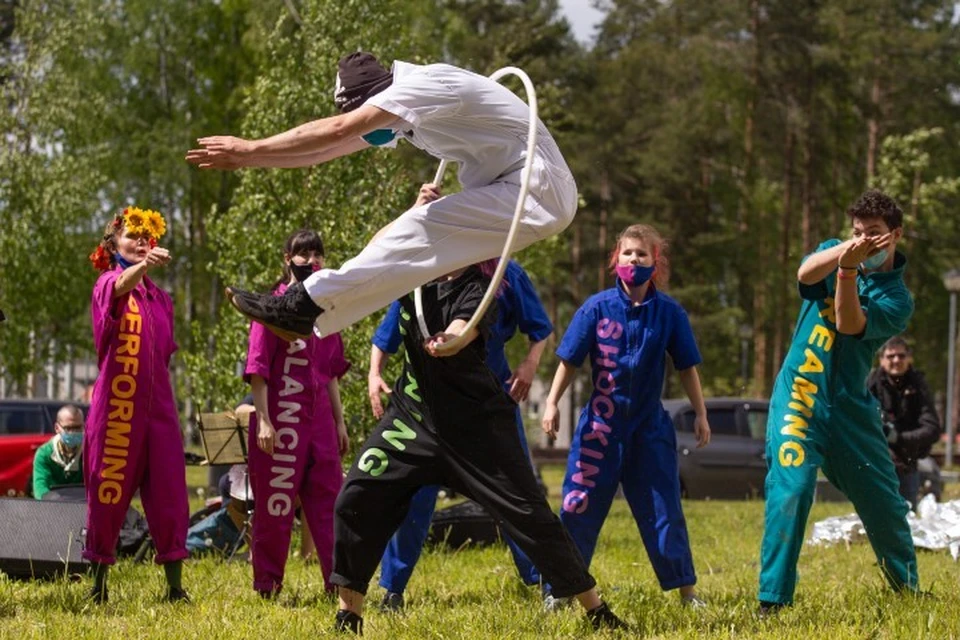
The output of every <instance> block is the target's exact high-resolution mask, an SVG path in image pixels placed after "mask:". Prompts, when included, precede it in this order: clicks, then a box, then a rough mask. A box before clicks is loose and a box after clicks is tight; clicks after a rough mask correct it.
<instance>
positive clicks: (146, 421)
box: [83, 207, 189, 603]
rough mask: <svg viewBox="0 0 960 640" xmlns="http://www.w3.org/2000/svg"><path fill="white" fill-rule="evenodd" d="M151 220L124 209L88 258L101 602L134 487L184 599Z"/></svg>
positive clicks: (90, 523)
mask: <svg viewBox="0 0 960 640" xmlns="http://www.w3.org/2000/svg"><path fill="white" fill-rule="evenodd" d="M164 231H165V224H164V221H163V218H162V217H161V216H160V214H158V213H155V212H152V211H141V210H140V209H136V208H133V207H131V208H128V209H124V210H123V212H121V213H119V214H117V215H116V216H114V219H113V220H112V221H111V222H110V223H109V224H108V225H107V228H106V231H105V232H104V235H103V238H102V239H101V241H100V245H99V246H98V247H97V250H96V251H95V252H94V253H93V255H91V256H90V258H91V261H92V262H93V263H94V266H95V267H97V268H98V269H99V270H100V271H101V272H102V273H101V274H100V277H99V278H98V279H97V283H96V285H95V286H94V289H93V298H92V301H91V304H90V314H91V316H92V320H93V339H94V345H95V347H96V350H97V362H98V366H99V369H100V375H99V377H98V378H97V381H96V384H95V385H94V388H93V400H92V402H91V406H90V417H89V420H88V422H87V428H86V430H85V432H84V443H83V455H84V459H83V471H84V483H85V485H86V493H87V540H86V546H85V548H84V550H83V557H84V558H86V559H87V560H90V561H91V562H92V563H93V574H94V579H95V582H94V586H93V589H92V590H91V592H90V597H91V598H92V599H93V600H94V601H95V602H97V603H103V602H106V601H107V570H108V567H109V566H110V565H111V564H113V563H114V561H115V555H114V554H115V549H116V546H117V537H118V535H119V533H120V527H121V525H122V524H123V521H124V518H125V517H126V514H127V509H128V507H129V506H130V500H131V498H133V496H134V493H136V492H137V490H139V491H140V499H141V501H142V503H143V509H144V512H145V513H146V516H147V522H148V523H149V525H150V535H151V536H152V537H153V541H154V544H155V545H156V549H157V555H156V562H157V563H158V564H162V565H163V568H164V572H165V574H166V577H167V584H168V589H167V594H166V597H167V599H168V600H170V601H179V600H188V597H187V594H186V592H185V591H184V590H183V587H182V585H181V572H182V566H183V559H184V558H186V557H187V549H186V538H187V520H188V518H189V513H188V505H187V481H186V467H185V464H184V456H183V441H182V439H181V435H180V419H179V416H178V415H177V406H176V403H175V401H174V397H173V387H172V386H171V384H170V370H169V366H170V358H171V356H172V355H173V353H174V351H176V350H177V345H176V343H175V342H174V339H173V302H172V301H171V299H170V296H169V295H167V293H166V292H165V291H164V290H163V289H161V288H159V287H158V286H157V285H156V284H154V283H153V281H152V280H151V279H150V278H149V277H148V276H147V273H148V272H149V271H151V270H153V269H155V268H157V267H160V266H163V265H165V264H167V263H168V262H169V261H170V254H169V252H168V251H167V250H166V249H164V248H162V247H158V246H156V244H157V240H158V239H159V238H160V236H162V235H163V233H164Z"/></svg>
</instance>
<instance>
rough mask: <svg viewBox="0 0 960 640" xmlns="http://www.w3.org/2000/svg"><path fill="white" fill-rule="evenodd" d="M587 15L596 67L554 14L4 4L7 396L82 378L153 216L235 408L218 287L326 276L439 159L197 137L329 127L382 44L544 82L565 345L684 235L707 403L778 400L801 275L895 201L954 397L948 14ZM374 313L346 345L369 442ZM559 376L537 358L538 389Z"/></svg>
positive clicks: (178, 290)
mask: <svg viewBox="0 0 960 640" xmlns="http://www.w3.org/2000/svg"><path fill="white" fill-rule="evenodd" d="M597 4H598V7H599V8H600V9H602V10H603V11H604V16H605V17H604V18H603V21H602V23H601V24H600V26H599V28H598V31H597V34H596V38H595V41H594V42H592V43H591V46H586V45H584V44H582V43H578V42H577V41H576V40H575V39H574V37H573V36H572V34H571V31H570V27H569V25H568V24H567V22H566V21H565V19H564V18H563V16H562V15H561V13H560V11H559V8H558V3H557V1H556V0H527V1H515V0H409V1H405V2H396V1H391V0H367V1H364V2H354V1H344V0H338V1H337V2H333V1H330V0H264V1H254V0H224V1H223V2H219V3H212V2H210V3H197V2H189V1H187V0H124V1H122V2H116V1H114V2H106V1H103V0H60V1H58V2H42V1H31V0H19V1H18V0H0V96H2V107H0V125H2V126H0V128H2V130H3V132H4V137H3V141H2V144H0V308H2V309H3V310H4V311H5V312H6V314H7V316H8V317H9V318H10V321H8V322H7V323H5V324H4V325H0V327H2V330H0V358H2V360H0V364H2V366H3V375H4V376H5V378H6V381H7V384H8V390H10V391H11V392H12V393H15V394H21V395H26V394H29V393H30V391H31V390H30V389H29V388H28V380H29V374H30V373H31V372H36V371H38V370H39V369H41V368H42V367H43V366H44V365H45V364H46V363H48V362H49V361H51V360H53V361H60V362H63V361H66V360H68V359H75V358H82V357H89V356H90V354H91V353H92V344H91V339H90V326H89V318H88V315H89V313H88V306H89V295H90V290H91V287H92V283H93V281H94V279H95V277H96V272H94V271H93V270H92V269H91V268H90V266H89V263H88V262H87V260H86V257H87V255H88V254H89V252H90V251H92V249H93V248H94V246H95V244H96V241H97V238H98V236H99V234H100V233H101V232H102V227H103V224H104V223H105V221H106V220H107V218H108V217H109V216H110V215H111V214H112V212H114V211H115V210H116V209H117V208H120V207H123V206H125V205H127V204H134V203H135V204H138V205H139V206H144V207H150V208H154V209H157V210H160V211H162V212H163V213H164V214H165V215H166V217H167V220H168V228H169V232H168V236H167V237H166V238H165V239H164V244H165V245H166V246H167V247H168V248H170V250H171V253H172V254H173V256H174V261H173V263H172V264H171V265H170V266H169V267H168V268H166V269H165V270H161V271H158V272H157V277H158V279H159V280H160V282H161V284H162V285H163V286H165V287H166V288H168V289H169V290H170V291H171V292H172V293H173V297H174V301H175V306H176V313H177V338H178V343H179V345H180V351H179V354H178V356H177V358H176V362H175V364H176V366H175V368H174V369H175V376H176V384H177V389H178V398H180V399H181V400H182V401H183V402H184V411H185V414H187V416H186V417H189V416H190V415H192V414H193V413H194V412H195V411H197V410H198V409H206V408H214V409H222V408H227V407H229V406H232V404H233V403H235V401H236V400H238V399H239V398H240V397H241V396H242V395H243V392H244V385H243V382H242V380H241V379H240V378H239V376H238V363H239V362H241V361H242V359H243V357H244V354H245V347H246V325H245V322H244V321H243V319H242V318H241V317H240V316H239V315H238V314H236V313H235V312H233V311H232V310H229V309H228V308H226V307H224V306H223V299H222V288H223V286H224V285H225V284H240V285H245V286H247V287H252V288H260V289H266V288H268V287H269V286H271V285H272V284H273V282H275V281H276V279H277V278H278V277H279V274H280V262H281V256H282V251H281V245H282V241H283V239H284V238H285V237H286V235H288V234H289V233H290V232H291V231H293V230H295V229H297V228H300V227H310V228H314V229H317V230H319V231H320V232H321V233H322V234H323V237H324V241H325V244H326V246H327V263H328V264H329V265H338V264H340V263H342V262H343V261H344V260H346V259H347V258H349V257H350V256H351V255H353V254H355V253H356V252H357V251H359V249H360V248H361V247H362V246H363V245H364V243H365V242H366V241H367V240H369V238H370V237H371V236H372V235H373V233H374V232H375V231H376V229H378V228H379V227H380V226H382V225H383V224H385V223H386V222H387V221H389V220H390V219H391V218H393V217H394V216H395V215H397V214H398V213H399V212H401V211H403V210H404V209H405V208H406V207H408V206H409V205H410V204H412V202H413V200H414V198H415V195H416V191H417V189H418V187H419V184H420V183H421V182H426V181H428V180H429V179H430V178H431V177H432V175H433V172H434V170H435V165H434V164H433V163H432V162H431V161H430V160H429V159H428V158H425V157H424V156H423V155H422V154H419V153H417V152H415V150H411V149H404V150H401V151H400V152H399V153H397V152H391V151H384V150H371V151H368V152H365V153H363V154H359V155H355V156H351V157H349V158H345V159H340V160H338V161H336V162H334V163H330V164H328V165H323V166H319V167H314V168H309V169H299V170H245V171H242V172H238V173H235V174H232V173H201V172H199V171H197V170H195V169H192V168H190V167H188V165H187V164H186V163H185V162H184V161H183V154H184V152H185V151H186V150H187V149H189V148H191V147H192V146H193V144H194V141H195V139H196V138H197V137H199V136H202V135H207V134H215V133H234V134H238V135H243V136H254V137H255V136H263V135H269V134H271V133H275V132H277V131H280V130H283V129H286V128H289V127H291V126H293V125H295V124H299V123H301V122H304V121H306V120H310V119H314V118H318V117H323V116H327V115H331V114H332V113H333V112H334V109H333V102H332V93H333V87H334V74H335V69H336V61H337V59H338V58H339V57H340V56H341V55H342V54H343V53H346V52H349V51H353V50H357V49H360V48H363V49H366V50H370V51H372V52H374V53H376V54H377V55H378V56H380V57H381V59H383V60H385V61H389V60H393V59H403V60H407V61H411V62H418V63H425V62H432V61H446V62H451V63H453V64H457V65H459V66H463V67H466V68H469V69H472V70H474V71H477V72H480V73H490V72H492V71H494V70H496V69H497V68H499V67H502V66H505V65H515V66H519V67H522V68H523V69H525V70H526V71H527V73H528V74H529V75H530V76H531V78H532V79H533V81H534V83H535V85H536V87H537V90H538V94H539V99H540V106H541V117H542V118H543V120H544V121H545V122H546V123H547V125H548V127H550V129H551V130H552V131H553V133H554V135H555V137H556V138H557V141H558V143H559V144H560V147H561V149H563V150H564V151H565V154H566V156H567V158H568V161H569V162H570V165H571V167H572V168H573V171H574V174H575V176H576V178H577V182H578V186H579V188H580V196H581V207H580V210H579V212H578V215H577V218H576V220H575V222H574V223H573V225H572V226H571V227H570V228H569V229H568V230H567V231H566V232H565V233H564V234H562V235H561V236H559V237H556V238H552V239H550V240H547V241H544V242H541V243H539V244H537V245H535V246H533V247H531V248H530V249H528V250H526V251H524V252H523V253H521V254H520V255H519V256H518V259H519V260H520V261H521V263H522V264H523V265H524V266H525V267H526V268H527V270H528V271H529V272H530V273H531V275H532V277H533V278H534V281H535V283H536V284H537V285H538V288H539V291H540V294H541V296H542V298H543V300H544V303H545V305H546V306H547V309H548V311H549V312H550V314H551V316H552V317H553V318H554V321H555V324H556V326H557V327H558V329H559V331H560V332H562V330H563V328H564V327H565V326H566V324H567V321H568V320H569V318H570V316H571V315H572V313H573V311H574V310H575V309H576V307H577V306H578V305H579V304H580V303H581V302H582V301H583V300H584V299H585V298H586V297H587V296H589V295H590V294H592V293H594V292H596V291H598V290H600V289H601V288H605V287H608V286H610V285H611V284H612V278H611V276H610V274H609V273H608V271H607V268H606V261H607V257H608V254H609V251H610V249H611V248H612V245H613V242H614V240H615V237H616V234H617V232H618V231H619V230H620V229H622V228H623V227H625V226H627V225H628V224H631V223H634V222H648V223H652V224H654V225H655V226H656V227H657V228H658V229H659V230H660V231H661V232H662V233H663V234H664V236H665V237H666V238H667V239H668V240H669V242H670V253H669V255H670V260H671V262H672V266H673V268H672V279H671V284H670V287H669V293H670V294H671V295H673V296H675V297H676V298H678V299H679V300H680V301H681V302H682V303H683V305H684V306H685V307H686V308H687V310H688V311H689V313H690V315H691V318H692V321H693V325H694V329H695V332H696V334H697V337H698V340H699V343H700V347H701V350H702V352H703V356H704V364H703V367H702V377H703V380H704V386H705V388H706V390H707V392H708V393H711V394H714V395H721V394H761V395H763V394H766V393H768V392H769V390H770V388H771V386H772V382H773V376H774V375H775V373H776V370H777V369H778V367H779V364H780V361H781V360H782V358H783V356H784V353H785V350H786V348H787V347H788V345H789V342H790V338H791V332H792V328H793V322H794V318H795V314H796V311H797V309H798V307H799V299H798V297H797V295H796V285H795V273H796V269H797V266H798V264H799V261H800V260H801V258H802V256H803V255H805V254H806V253H808V252H810V251H811V250H812V249H813V248H814V247H816V245H817V244H818V243H819V242H820V241H821V240H823V239H826V238H830V237H837V236H842V235H843V234H845V233H846V230H847V228H848V226H849V224H848V222H847V220H846V219H845V215H844V211H845V208H846V206H847V205H848V204H849V203H851V202H852V201H853V200H854V199H855V198H856V197H857V195H858V194H859V193H860V192H862V191H863V190H864V189H866V188H867V187H869V186H877V187H880V188H882V189H884V190H885V191H887V192H888V193H890V194H891V195H893V196H894V197H895V198H897V200H898V201H899V202H900V204H901V206H902V207H903V208H904V211H905V213H906V219H907V233H906V240H905V242H904V243H903V245H902V248H903V250H904V251H905V253H907V254H908V256H909V265H908V268H907V276H906V277H907V282H908V285H909V286H910V288H911V289H912V291H913V292H914V295H915V297H916V301H917V305H916V314H915V316H914V318H913V321H912V322H911V325H910V329H909V333H908V336H909V338H910V340H911V342H912V344H913V346H914V349H915V353H916V359H917V363H918V365H919V366H920V368H922V369H925V370H926V371H927V372H928V377H929V378H930V381H931V383H932V385H933V386H934V388H936V389H939V390H941V391H943V390H944V389H945V386H946V380H945V375H944V372H945V371H946V360H947V354H946V349H945V346H944V345H945V338H946V337H947V304H948V298H947V294H946V292H945V290H944V288H943V285H942V282H941V275H942V273H943V272H944V271H946V270H947V269H949V268H952V267H957V266H960V250H958V248H957V247H958V246H960V222H958V220H960V218H958V216H957V215H956V213H955V208H956V206H957V203H958V201H960V197H958V195H960V194H958V192H960V182H958V179H957V178H956V177H955V176H957V175H960V172H958V171H957V169H958V165H960V148H958V146H957V142H956V141H957V133H958V125H957V123H958V121H960V118H958V115H960V106H958V104H960V67H958V61H960V58H958V53H960V26H958V16H957V9H956V6H955V4H954V3H953V2H946V1H933V0H931V1H925V0H911V1H895V0H856V1H854V0H799V1H798V0H791V1H789V2H788V1H785V0H712V1H709V2H708V1H706V0H667V1H663V0H613V1H604V2H598V3H597ZM511 87H512V88H514V89H515V90H517V91H518V92H520V93H521V94H522V87H521V86H520V85H519V83H517V84H516V85H511ZM453 182H454V181H453V180H452V178H451V179H450V181H449V182H448V183H447V184H446V185H445V187H446V188H448V189H455V188H456V186H455V185H454V184H452V183H453ZM403 293H404V292H398V295H401V294H403ZM377 320H378V318H376V317H375V318H370V319H367V320H365V321H364V322H361V323H359V324H358V325H355V326H354V327H353V328H351V329H350V330H348V331H346V332H345V333H344V338H345V341H346V343H347V350H348V357H349V358H350V360H351V361H352V362H353V363H354V365H355V368H354V371H353V372H352V373H351V374H350V375H349V376H348V378H347V380H346V389H345V391H344V393H343V396H344V399H345V403H346V407H345V410H346V414H347V415H351V416H354V417H355V419H356V422H355V427H356V428H357V432H358V433H360V432H361V431H362V430H363V428H364V427H366V426H369V424H367V423H369V420H367V419H366V416H367V411H366V409H365V407H364V406H363V404H364V403H365V398H366V380H365V375H364V372H365V369H366V360H367V356H368V350H369V338H370V335H371V332H372V330H373V327H374V326H375V323H376V321H377ZM557 337H559V336H557ZM514 348H515V349H516V348H522V345H514ZM554 364H555V361H553V360H552V359H551V358H550V357H547V358H544V363H543V367H544V368H543V370H542V371H541V375H549V372H548V371H547V369H548V368H550V367H552V366H553V365H554ZM744 365H746V367H744ZM954 384H955V385H956V381H954ZM677 392H678V389H667V393H668V394H671V393H677Z"/></svg>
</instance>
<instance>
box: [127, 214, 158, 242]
mask: <svg viewBox="0 0 960 640" xmlns="http://www.w3.org/2000/svg"><path fill="white" fill-rule="evenodd" d="M123 224H124V226H125V227H126V228H127V231H128V232H129V233H132V234H143V235H147V236H150V238H152V239H153V240H159V239H160V238H162V237H163V234H165V233H166V232H167V221H166V220H164V219H163V216H162V215H160V213H159V212H157V211H153V210H152V209H139V208H137V207H127V208H126V209H124V210H123Z"/></svg>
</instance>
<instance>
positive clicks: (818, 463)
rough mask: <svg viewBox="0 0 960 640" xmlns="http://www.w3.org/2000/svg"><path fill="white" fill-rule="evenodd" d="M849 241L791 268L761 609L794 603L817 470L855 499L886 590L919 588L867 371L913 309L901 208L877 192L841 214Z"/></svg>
mask: <svg viewBox="0 0 960 640" xmlns="http://www.w3.org/2000/svg"><path fill="white" fill-rule="evenodd" d="M847 215H848V216H849V217H850V219H851V222H852V223H853V237H852V238H851V239H850V240H847V241H845V242H841V241H840V240H836V239H834V240H828V241H826V242H824V243H823V244H821V245H820V246H819V247H817V250H816V251H815V252H814V253H813V254H811V255H809V256H807V258H805V259H804V261H803V263H802V264H801V266H800V269H799V271H798V272H797V279H798V280H799V289H800V296H801V297H802V298H803V303H802V306H801V308H800V315H799V317H798V318H797V325H796V331H795V333H794V336H793V341H792V344H791V345H790V351H789V352H788V353H787V357H786V359H785V360H784V363H783V367H782V368H781V370H780V374H779V375H778V376H777V380H776V384H775V385H774V390H773V396H772V398H771V401H770V417H769V421H768V423H767V464H768V466H769V470H768V472H767V481H766V518H765V523H764V532H763V546H762V549H761V568H760V594H759V598H760V610H761V612H762V613H767V612H770V611H772V610H775V609H777V608H779V607H781V606H783V605H788V604H790V603H791V602H792V601H793V592H794V588H795V587H796V583H797V559H798V557H799V555H800V547H801V545H802V544H803V537H804V528H805V526H806V524H807V516H808V515H809V513H810V505H811V504H812V502H813V494H814V490H815V488H816V483H817V470H818V469H819V468H822V469H823V472H824V474H826V476H827V478H828V479H829V480H830V481H831V482H832V483H833V484H834V485H835V486H836V487H837V488H838V489H840V490H841V491H843V493H844V494H846V496H847V497H848V498H849V499H850V501H851V502H852V503H853V506H854V508H856V510H857V513H858V514H859V515H860V518H861V519H862V521H863V524H864V527H865V529H866V531H867V536H868V537H869V539H870V544H871V545H872V546H873V550H874V553H876V555H877V560H878V562H879V565H880V567H881V569H882V571H883V573H884V575H885V577H886V579H887V581H888V582H889V583H890V585H891V586H892V587H893V588H894V589H896V590H910V591H915V590H916V589H917V561H916V555H915V553H914V548H913V541H912V538H911V536H910V527H909V525H908V524H907V520H906V514H907V511H908V510H909V506H908V505H907V503H906V502H905V501H904V500H903V498H902V497H901V496H900V494H899V491H898V487H899V484H898V481H897V474H896V471H895V470H894V466H893V462H892V460H891V459H890V453H889V451H888V448H887V442H886V439H885V438H884V435H883V427H882V425H881V422H880V414H879V411H878V409H877V403H876V401H875V400H874V398H873V397H872V396H871V395H870V394H869V393H868V392H867V389H866V378H867V374H868V373H869V371H870V364H871V362H872V359H873V355H874V353H875V352H876V351H877V349H878V348H880V346H881V345H882V344H883V343H884V342H885V341H886V340H887V339H888V338H890V337H891V336H893V335H895V334H898V333H901V332H902V331H904V330H905V329H906V327H907V322H908V321H909V320H910V316H911V315H912V314H913V298H912V297H911V295H910V292H909V291H908V290H907V287H906V285H905V284H904V282H903V271H904V268H905V266H906V262H907V260H906V257H904V255H903V254H902V253H897V252H896V244H897V241H899V240H900V238H901V237H902V236H903V212H902V211H901V210H900V208H899V207H898V206H897V204H896V203H895V202H894V201H893V200H892V199H891V198H889V197H887V196H886V195H884V194H882V193H880V192H879V191H867V192H866V193H864V194H863V195H862V196H860V199H859V200H857V202H856V203H854V204H853V205H852V206H851V207H850V208H849V209H848V210H847Z"/></svg>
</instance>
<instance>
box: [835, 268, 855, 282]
mask: <svg viewBox="0 0 960 640" xmlns="http://www.w3.org/2000/svg"><path fill="white" fill-rule="evenodd" d="M856 279H857V270H856V269H853V270H852V271H848V270H845V269H839V270H838V271H837V280H856Z"/></svg>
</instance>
